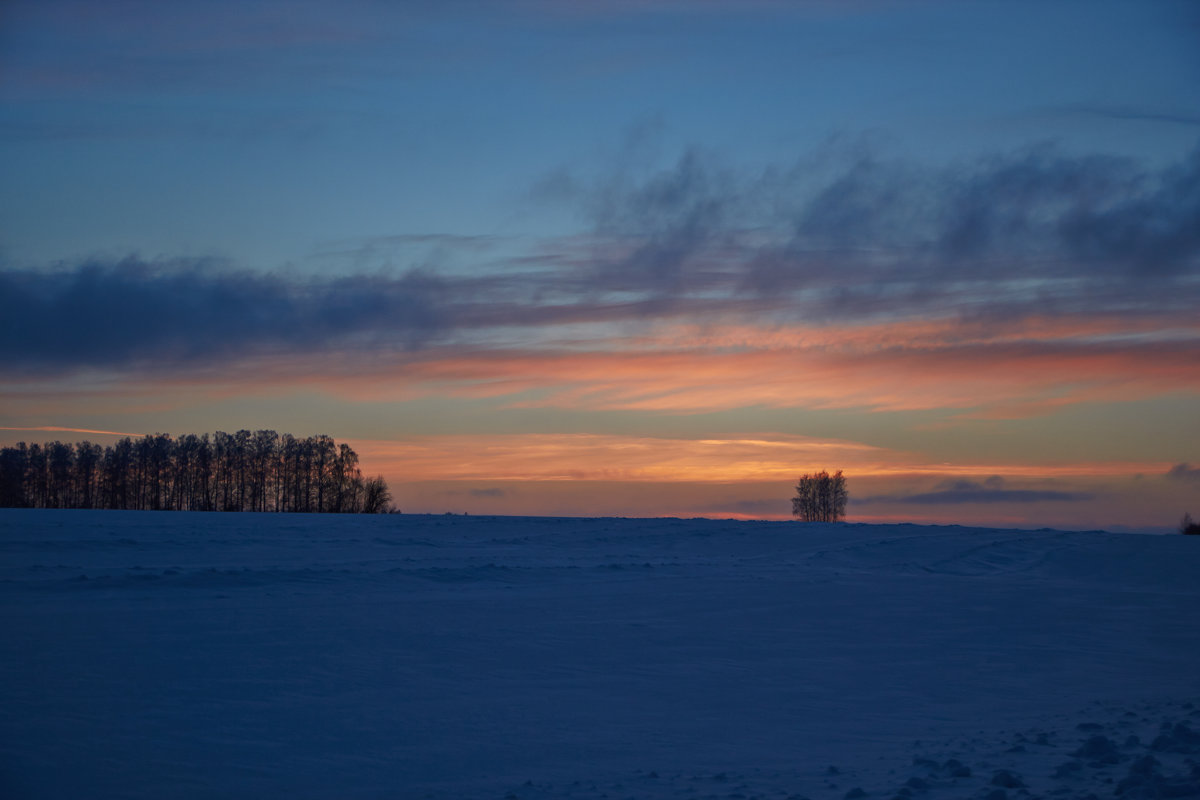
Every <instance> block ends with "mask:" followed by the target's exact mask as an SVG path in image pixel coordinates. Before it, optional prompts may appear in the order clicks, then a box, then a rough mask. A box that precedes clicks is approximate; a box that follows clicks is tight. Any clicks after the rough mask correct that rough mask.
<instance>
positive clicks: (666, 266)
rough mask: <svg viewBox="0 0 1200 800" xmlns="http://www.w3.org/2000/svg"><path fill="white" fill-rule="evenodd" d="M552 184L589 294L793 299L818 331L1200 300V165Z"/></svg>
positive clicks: (704, 171) (1051, 162)
mask: <svg viewBox="0 0 1200 800" xmlns="http://www.w3.org/2000/svg"><path fill="white" fill-rule="evenodd" d="M554 182H555V185H556V186H558V187H559V188H560V189H561V190H562V191H564V192H567V193H568V194H571V195H573V196H574V197H575V198H576V202H577V204H578V206H579V207H580V208H581V210H583V211H584V212H585V217H586V219H588V220H590V222H591V224H592V227H593V233H594V235H593V239H592V240H591V241H590V243H589V247H590V248H591V252H590V253H588V254H584V255H581V256H580V257H579V260H578V262H577V263H578V265H579V272H578V275H579V280H580V282H581V285H582V286H585V287H586V288H587V289H589V290H591V291H600V292H603V291H624V292H628V291H643V292H647V293H656V294H658V295H660V296H661V295H673V296H675V297H676V299H677V300H678V301H683V300H684V299H685V298H686V297H687V296H688V295H698V294H701V293H704V292H712V291H724V292H731V293H736V292H741V293H745V294H750V295H758V296H760V297H773V298H777V299H778V298H780V297H781V296H788V297H790V298H791V299H792V301H793V302H792V308H793V309H794V310H795V312H796V313H797V314H803V315H805V316H807V317H809V318H813V317H816V318H822V317H834V316H837V317H843V318H844V317H845V316H846V315H851V316H853V315H860V316H870V315H873V314H890V315H893V316H913V315H921V314H925V313H928V312H929V311H939V312H942V313H945V312H947V311H954V310H956V309H958V310H960V311H961V312H962V313H964V314H971V315H976V316H989V315H990V316H993V317H996V318H1012V317H1020V316H1023V315H1028V314H1030V313H1042V314H1045V313H1060V314H1061V313H1084V314H1087V313H1120V314H1130V313H1133V314H1138V313H1142V314H1148V313H1154V314H1160V315H1170V314H1178V313H1184V312H1186V311H1187V309H1189V308H1192V309H1194V307H1195V304H1196V301H1197V300H1200V284H1198V283H1197V282H1196V281H1195V279H1194V277H1195V273H1196V268H1197V267H1198V266H1200V148H1197V149H1196V150H1195V151H1194V152H1193V153H1192V154H1190V155H1188V156H1187V157H1185V158H1182V159H1181V160H1179V161H1178V162H1177V163H1175V164H1173V165H1170V166H1168V167H1166V168H1164V169H1161V170H1148V169H1146V168H1144V167H1143V166H1142V165H1140V164H1139V163H1138V162H1135V161H1133V160H1130V159H1124V158H1117V157H1109V156H1103V155H1097V156H1085V157H1076V156H1068V155H1065V154H1063V153H1062V152H1060V151H1059V150H1057V149H1056V148H1054V147H1052V146H1049V145H1042V146H1037V147H1030V148H1026V149H1023V150H1020V151H1017V152H1013V153H1006V154H1001V155H996V156H990V157H986V158H980V159H978V160H976V161H973V162H969V163H962V164H958V165H956V166H953V167H939V168H934V167H926V166H921V165H918V164H913V163H905V162H902V161H898V160H891V161H888V160H885V159H881V158H878V157H876V156H874V155H873V154H872V153H871V152H870V151H868V150H864V149H863V148H858V149H857V150H855V151H854V152H851V153H849V157H845V156H838V155H837V154H834V155H833V156H831V157H830V158H829V159H827V163H824V164H821V163H817V162H815V161H813V160H812V159H804V160H801V161H798V162H797V163H796V164H794V165H790V166H782V167H771V168H767V169H763V170H760V171H758V172H749V171H746V170H741V171H739V170H735V169H732V168H729V167H727V166H724V165H722V164H721V163H720V162H719V161H718V160H717V159H715V158H713V157H711V156H707V155H705V154H703V153H702V152H700V151H689V152H688V153H686V154H685V155H684V156H683V157H682V158H681V159H679V161H678V162H676V163H674V164H671V165H670V166H668V167H666V168H664V169H661V170H658V171H656V172H651V173H649V174H647V175H641V176H638V177H631V176H630V175H629V174H627V173H626V172H621V170H620V169H618V174H617V175H616V176H615V177H609V178H605V179H598V180H594V181H592V182H591V184H590V185H589V184H588V182H587V181H586V180H583V179H581V178H580V177H578V176H575V175H564V174H562V173H561V172H559V173H555V181H554ZM567 187H569V189H568V188H567Z"/></svg>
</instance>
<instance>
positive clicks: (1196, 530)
mask: <svg viewBox="0 0 1200 800" xmlns="http://www.w3.org/2000/svg"><path fill="white" fill-rule="evenodd" d="M1179 532H1180V533H1184V534H1187V535H1189V536H1200V523H1196V522H1192V515H1191V514H1184V515H1183V521H1181V522H1180V523H1179Z"/></svg>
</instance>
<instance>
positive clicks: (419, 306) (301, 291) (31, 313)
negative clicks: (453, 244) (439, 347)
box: [0, 258, 448, 369]
mask: <svg viewBox="0 0 1200 800" xmlns="http://www.w3.org/2000/svg"><path fill="white" fill-rule="evenodd" d="M0 297H2V298H3V301H2V302H0V309H2V313H0V363H3V364H5V365H8V366H12V367H24V368H41V369H45V368H51V369H52V368H56V367H61V366H69V365H80V364H90V365H97V366H108V365H121V364H130V363H137V362H140V361H151V362H160V363H179V362H192V361H206V360H212V359H217V358H222V357H226V356H231V357H240V356H244V355H247V354H253V353H255V352H308V351H314V350H320V349H323V348H327V347H333V346H337V345H345V344H355V345H361V344H362V343H363V339H364V337H365V338H366V339H368V340H370V342H371V343H373V344H374V345H376V346H391V347H399V348H414V347H419V346H421V345H422V344H424V343H425V342H427V341H428V340H429V338H430V337H432V336H433V335H435V334H436V333H437V331H438V330H440V329H441V328H442V327H443V326H444V325H446V324H448V320H447V319H446V318H445V316H444V311H443V309H444V308H445V306H446V302H445V298H444V286H443V284H442V283H441V282H440V281H439V280H438V279H437V278H435V277H432V276H430V275H426V274H422V273H420V272H410V273H408V274H406V275H403V276H401V277H399V278H394V279H385V278H377V277H365V276H354V277H345V278H335V279H324V280H309V281H298V282H288V281H286V280H284V279H282V278H280V277H277V276H269V275H260V274H254V273H249V272H239V271H233V270H230V269H229V268H228V267H227V266H226V265H223V264H219V263H213V262H204V261H181V262H167V263H161V262H159V263H152V262H146V261H142V260H138V259H133V258H130V259H126V260H124V261H121V262H118V263H102V262H89V263H85V264H82V265H80V266H78V267H75V268H71V269H64V270H59V271H52V272H39V271H32V270H25V271H20V270H8V271H0Z"/></svg>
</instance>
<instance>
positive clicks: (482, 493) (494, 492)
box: [470, 489, 508, 497]
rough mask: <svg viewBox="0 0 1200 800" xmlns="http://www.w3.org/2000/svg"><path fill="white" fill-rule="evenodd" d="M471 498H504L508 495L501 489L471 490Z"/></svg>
mask: <svg viewBox="0 0 1200 800" xmlns="http://www.w3.org/2000/svg"><path fill="white" fill-rule="evenodd" d="M470 494H471V497H504V496H505V495H507V494H508V492H506V491H505V490H503V489H472V490H471V492H470Z"/></svg>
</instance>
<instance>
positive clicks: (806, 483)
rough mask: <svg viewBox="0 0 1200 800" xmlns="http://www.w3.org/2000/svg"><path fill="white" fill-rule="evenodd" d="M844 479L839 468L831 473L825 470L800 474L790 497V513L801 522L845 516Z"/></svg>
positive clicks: (845, 495) (826, 520) (823, 520)
mask: <svg viewBox="0 0 1200 800" xmlns="http://www.w3.org/2000/svg"><path fill="white" fill-rule="evenodd" d="M847 499H849V494H848V493H847V491H846V479H845V478H844V477H843V476H842V471H841V470H840V469H839V470H838V471H837V472H836V473H834V474H833V475H830V474H829V473H828V472H826V471H825V470H821V471H820V472H817V473H814V474H812V475H801V476H800V480H799V481H797V483H796V496H795V497H793V498H792V514H793V515H794V516H797V517H799V518H800V521H801V522H838V521H840V520H842V519H844V518H845V516H846V500H847Z"/></svg>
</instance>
